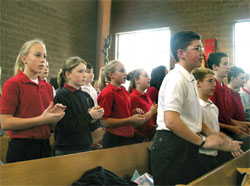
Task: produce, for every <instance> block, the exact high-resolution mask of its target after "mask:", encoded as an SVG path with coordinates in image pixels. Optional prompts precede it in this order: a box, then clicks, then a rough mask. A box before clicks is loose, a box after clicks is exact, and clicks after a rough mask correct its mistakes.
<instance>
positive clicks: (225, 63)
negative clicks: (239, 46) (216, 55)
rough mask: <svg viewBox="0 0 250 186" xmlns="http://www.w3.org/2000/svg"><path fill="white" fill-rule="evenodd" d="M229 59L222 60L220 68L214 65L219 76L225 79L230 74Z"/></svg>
mask: <svg viewBox="0 0 250 186" xmlns="http://www.w3.org/2000/svg"><path fill="white" fill-rule="evenodd" d="M229 69H230V67H229V57H223V58H221V60H220V64H219V66H218V67H217V66H215V65H214V70H215V71H217V74H218V76H220V77H222V78H224V77H227V74H228V72H229Z"/></svg>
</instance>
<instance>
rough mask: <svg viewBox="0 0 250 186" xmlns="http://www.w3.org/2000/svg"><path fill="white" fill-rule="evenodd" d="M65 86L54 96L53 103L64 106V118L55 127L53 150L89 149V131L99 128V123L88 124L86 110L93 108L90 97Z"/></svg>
mask: <svg viewBox="0 0 250 186" xmlns="http://www.w3.org/2000/svg"><path fill="white" fill-rule="evenodd" d="M68 87H69V85H66V86H65V87H64V88H62V89H60V90H59V91H58V93H57V94H56V96H55V99H54V102H55V104H56V103H61V104H63V105H65V106H66V110H65V115H64V117H63V118H62V119H61V120H60V121H59V122H58V123H57V125H56V126H55V135H54V136H55V149H58V150H73V149H74V150H75V149H77V148H84V147H90V145H91V144H92V143H93V139H92V136H91V131H94V130H95V129H97V128H98V127H100V122H99V120H97V122H95V123H90V121H91V120H92V117H91V116H90V114H89V113H88V109H89V108H92V107H94V101H93V99H92V98H91V97H90V95H89V94H88V93H86V92H83V91H81V90H76V89H75V90H74V88H73V87H72V88H71V87H70V88H68Z"/></svg>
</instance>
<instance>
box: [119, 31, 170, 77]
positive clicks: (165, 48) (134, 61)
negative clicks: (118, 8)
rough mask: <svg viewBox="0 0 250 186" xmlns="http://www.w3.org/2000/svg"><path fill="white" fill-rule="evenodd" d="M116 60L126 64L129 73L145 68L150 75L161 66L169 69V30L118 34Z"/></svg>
mask: <svg viewBox="0 0 250 186" xmlns="http://www.w3.org/2000/svg"><path fill="white" fill-rule="evenodd" d="M116 59H118V60H119V61H121V62H122V63H123V64H124V66H125V68H126V71H127V72H130V71H132V70H135V69H138V68H143V69H145V70H146V71H147V72H148V73H149V75H150V73H151V71H152V69H153V68H155V67H157V66H159V65H164V66H166V67H167V68H168V69H169V66H170V30H169V28H161V29H153V30H140V31H133V32H126V33H124V32H123V33H117V34H116Z"/></svg>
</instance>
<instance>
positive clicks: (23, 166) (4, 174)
mask: <svg viewBox="0 0 250 186" xmlns="http://www.w3.org/2000/svg"><path fill="white" fill-rule="evenodd" d="M151 145H152V142H147V143H140V144H135V145H128V146H122V147H116V148H110V149H103V150H96V151H90V152H84V153H78V154H72V155H66V156H58V157H51V158H43V159H38V160H30V161H23V162H17V163H9V164H4V165H0V185H71V184H72V183H73V182H74V181H75V180H77V179H79V178H80V177H81V176H82V175H83V173H84V172H86V171H87V170H89V169H92V168H95V167H97V166H102V167H103V168H105V169H107V170H109V171H111V172H113V173H115V174H117V175H118V176H120V177H123V176H124V175H126V174H128V175H130V176H132V174H133V172H134V170H135V169H137V170H138V171H139V173H140V174H143V173H145V172H147V171H148V160H149V153H148V147H150V146H151Z"/></svg>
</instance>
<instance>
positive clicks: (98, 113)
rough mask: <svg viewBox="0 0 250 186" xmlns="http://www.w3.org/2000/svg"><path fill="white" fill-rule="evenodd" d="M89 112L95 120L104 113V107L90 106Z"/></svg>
mask: <svg viewBox="0 0 250 186" xmlns="http://www.w3.org/2000/svg"><path fill="white" fill-rule="evenodd" d="M89 114H90V115H91V117H92V119H93V120H97V119H100V118H102V116H103V114H104V109H103V108H101V107H100V106H96V107H92V108H91V109H90V110H89Z"/></svg>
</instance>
